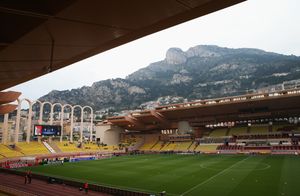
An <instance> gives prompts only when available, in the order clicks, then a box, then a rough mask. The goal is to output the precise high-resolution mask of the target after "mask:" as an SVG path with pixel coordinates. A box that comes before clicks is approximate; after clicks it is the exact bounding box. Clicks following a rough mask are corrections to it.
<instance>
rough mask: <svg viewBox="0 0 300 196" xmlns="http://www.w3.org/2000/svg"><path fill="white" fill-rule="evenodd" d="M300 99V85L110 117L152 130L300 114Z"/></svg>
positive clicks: (128, 126) (134, 127) (133, 127)
mask: <svg viewBox="0 0 300 196" xmlns="http://www.w3.org/2000/svg"><path fill="white" fill-rule="evenodd" d="M274 95H276V96H274ZM224 100H227V101H224ZM299 100H300V89H296V90H292V91H282V92H280V93H278V95H277V94H272V93H271V94H255V95H244V96H237V97H227V98H220V99H216V100H204V101H200V102H190V103H183V104H175V105H168V106H162V107H157V108H156V109H154V110H151V111H149V110H148V111H142V112H132V113H130V114H129V115H127V116H117V117H110V118H108V122H109V123H112V124H114V125H117V126H120V127H123V128H125V129H128V130H139V131H148V130H159V129H170V128H178V127H177V126H178V124H177V123H178V122H179V121H188V122H189V123H190V125H191V126H193V127H204V126H205V125H207V124H211V123H212V124H214V123H218V122H231V121H245V120H256V119H274V118H285V117H299V116H300V101H299ZM212 102H213V103H212Z"/></svg>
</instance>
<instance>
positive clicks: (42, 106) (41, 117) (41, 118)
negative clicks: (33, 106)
mask: <svg viewBox="0 0 300 196" xmlns="http://www.w3.org/2000/svg"><path fill="white" fill-rule="evenodd" d="M43 108H44V104H40V116H39V121H38V122H39V124H40V125H41V124H42V122H43Z"/></svg>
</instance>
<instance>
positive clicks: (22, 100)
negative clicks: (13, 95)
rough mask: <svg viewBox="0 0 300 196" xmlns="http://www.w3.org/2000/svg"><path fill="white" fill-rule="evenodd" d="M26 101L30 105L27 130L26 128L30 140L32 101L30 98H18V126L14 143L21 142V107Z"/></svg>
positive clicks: (27, 138)
mask: <svg viewBox="0 0 300 196" xmlns="http://www.w3.org/2000/svg"><path fill="white" fill-rule="evenodd" d="M24 101H26V102H27V103H28V106H29V112H28V117H27V130H26V142H27V143H29V142H30V130H31V117H32V101H30V100H29V99H26V98H23V99H17V102H18V109H17V116H16V128H15V135H14V143H15V144H16V143H18V142H19V132H20V119H21V107H22V103H23V102H24Z"/></svg>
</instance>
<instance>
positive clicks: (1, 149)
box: [0, 144, 24, 157]
mask: <svg viewBox="0 0 300 196" xmlns="http://www.w3.org/2000/svg"><path fill="white" fill-rule="evenodd" d="M0 154H1V155H2V156H3V157H20V156H24V154H22V153H21V152H19V151H16V150H13V149H11V148H10V147H8V146H6V145H3V144H0Z"/></svg>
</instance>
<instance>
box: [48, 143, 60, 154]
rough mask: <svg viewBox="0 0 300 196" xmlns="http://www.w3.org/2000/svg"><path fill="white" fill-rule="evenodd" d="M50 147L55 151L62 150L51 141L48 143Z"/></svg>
mask: <svg viewBox="0 0 300 196" xmlns="http://www.w3.org/2000/svg"><path fill="white" fill-rule="evenodd" d="M48 144H49V145H50V146H51V148H53V149H54V150H55V152H56V153H61V152H62V151H61V150H60V148H58V146H57V145H56V144H55V142H51V143H48Z"/></svg>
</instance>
